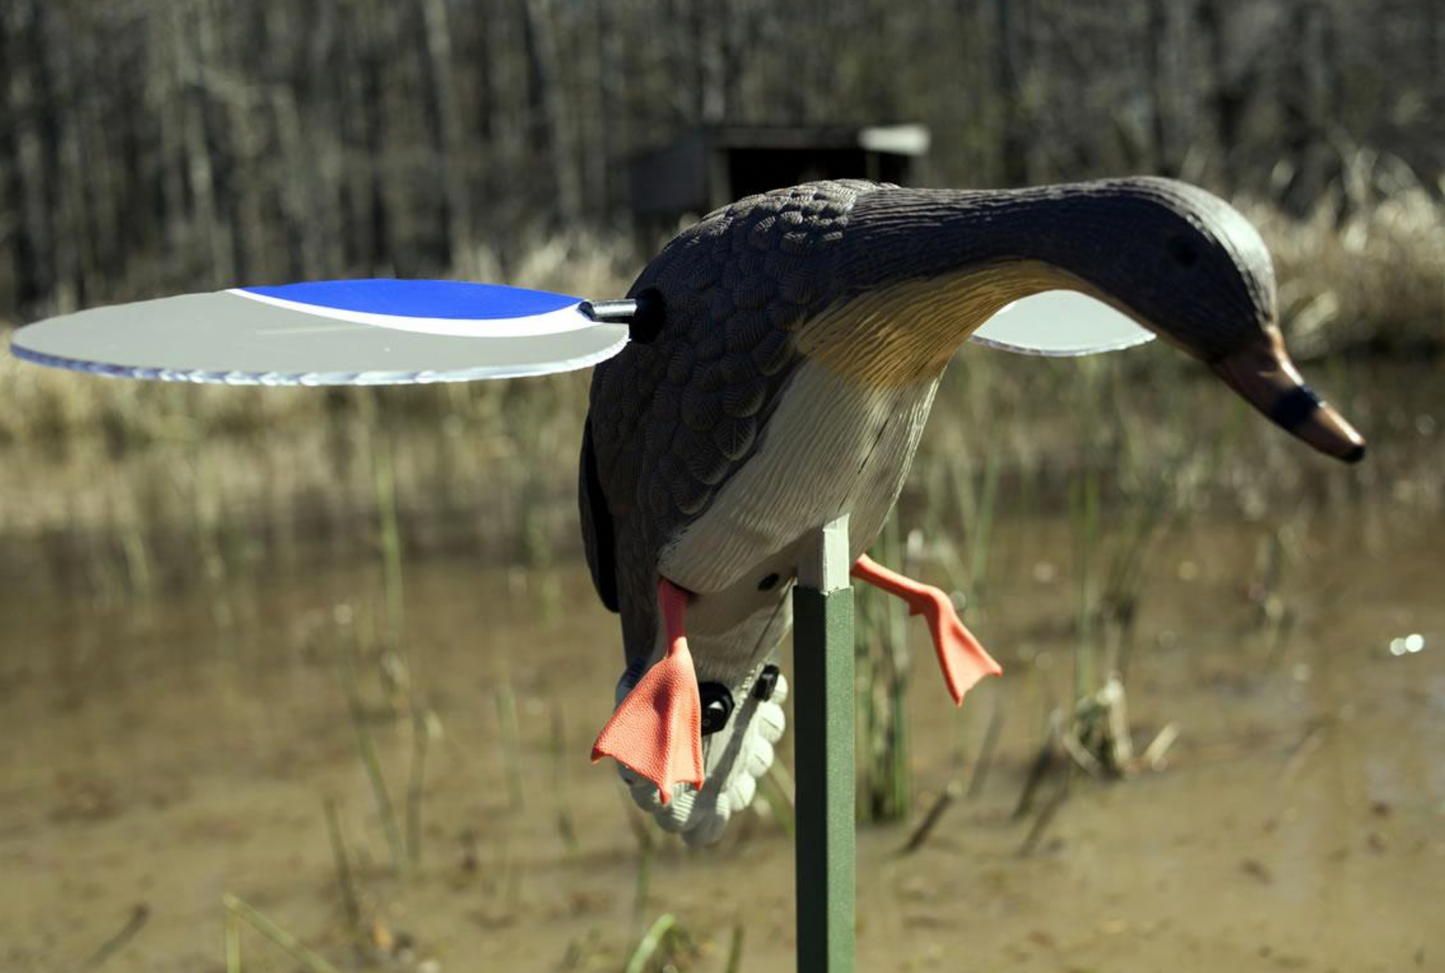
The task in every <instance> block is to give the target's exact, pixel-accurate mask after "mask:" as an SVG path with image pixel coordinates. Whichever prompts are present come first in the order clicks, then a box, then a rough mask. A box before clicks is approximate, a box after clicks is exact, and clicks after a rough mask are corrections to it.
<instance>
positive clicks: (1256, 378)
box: [1209, 328, 1365, 463]
mask: <svg viewBox="0 0 1445 973" xmlns="http://www.w3.org/2000/svg"><path fill="white" fill-rule="evenodd" d="M1209 367H1210V368H1212V369H1213V370H1214V373H1215V374H1216V375H1218V376H1219V377H1220V378H1221V379H1223V380H1224V382H1225V384H1227V385H1228V386H1229V387H1230V388H1232V389H1234V390H1235V391H1236V392H1238V393H1239V394H1240V396H1241V397H1242V398H1243V399H1244V400H1245V401H1246V402H1248V403H1249V404H1250V405H1252V406H1254V407H1255V408H1256V409H1258V410H1259V411H1260V412H1262V413H1264V414H1265V415H1266V416H1268V417H1269V419H1270V421H1271V422H1273V423H1274V424H1275V425H1277V426H1279V427H1280V428H1281V429H1283V430H1285V431H1286V432H1288V433H1290V434H1292V435H1294V436H1297V437H1299V438H1300V439H1303V440H1304V441H1305V442H1307V443H1309V444H1310V445H1311V446H1313V447H1314V448H1315V449H1317V450H1319V451H1320V452H1321V453H1324V454H1325V455H1326V456H1333V457H1334V458H1335V459H1339V460H1344V461H1345V462H1346V463H1358V462H1359V461H1360V460H1362V459H1364V458H1365V439H1364V437H1363V436H1361V435H1360V434H1359V433H1358V432H1356V431H1355V427H1354V426H1352V425H1350V424H1349V422H1347V421H1346V420H1345V417H1344V416H1342V415H1340V414H1339V413H1338V412H1336V411H1335V409H1334V408H1333V407H1332V406H1330V405H1329V404H1328V403H1326V402H1324V401H1322V400H1321V399H1320V398H1319V396H1317V395H1315V393H1314V391H1313V390H1312V389H1311V388H1310V387H1309V386H1308V385H1306V384H1305V381H1304V379H1303V378H1301V377H1300V373H1299V370H1298V369H1297V368H1295V366H1294V362H1292V361H1290V358H1289V354H1288V353H1287V352H1286V351H1285V348H1284V339H1283V338H1282V337H1281V336H1280V333H1279V330H1278V329H1277V328H1269V329H1267V330H1266V331H1265V333H1264V335H1263V336H1261V338H1260V339H1259V340H1257V341H1255V342H1252V343H1251V344H1250V345H1248V346H1246V347H1245V348H1242V349H1240V350H1239V351H1236V352H1234V353H1232V354H1229V355H1225V356H1224V357H1223V358H1220V359H1218V360H1217V361H1214V362H1211V363H1210V365H1209Z"/></svg>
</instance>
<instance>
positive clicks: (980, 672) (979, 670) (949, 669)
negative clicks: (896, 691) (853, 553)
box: [852, 554, 1003, 705]
mask: <svg viewBox="0 0 1445 973" xmlns="http://www.w3.org/2000/svg"><path fill="white" fill-rule="evenodd" d="M852 574H853V577H855V578H857V579H859V580H860V581H866V582H868V583H869V584H871V585H874V586H875V587H877V588H881V589H882V590H884V591H886V592H888V593H889V594H891V595H895V596H897V597H899V598H902V599H903V600H904V602H905V603H907V605H908V612H909V614H911V615H922V616H923V618H924V620H925V621H927V622H928V632H929V634H930V635H931V636H932V637H933V651H934V653H935V654H936V655H937V656H938V665H939V668H941V669H942V670H943V681H944V683H945V684H947V686H948V693H949V695H950V696H952V697H953V702H954V703H955V705H957V704H961V703H962V702H963V697H964V694H965V693H967V692H968V691H969V690H970V689H972V688H973V687H974V686H976V685H978V683H979V681H980V680H982V679H983V678H984V677H985V676H998V675H1002V673H1003V668H1002V667H1001V666H1000V665H999V664H998V663H997V662H995V661H994V659H993V657H992V656H991V655H989V654H988V652H987V651H986V650H985V649H984V647H983V646H982V645H981V644H980V643H979V641H978V639H976V638H974V636H973V633H972V632H970V631H969V630H968V628H967V627H966V626H965V625H964V624H963V620H962V619H961V618H959V617H958V611H957V610H956V609H955V608H954V607H953V599H951V598H949V597H948V595H947V594H946V593H944V592H943V591H942V590H941V589H939V588H935V587H934V586H933V585H927V584H923V583H922V582H919V581H914V580H913V579H912V578H909V577H905V576H904V575H901V574H899V573H898V572H896V571H890V570H889V569H888V568H885V567H883V565H881V564H879V563H878V562H876V561H874V560H873V559H872V558H870V557H869V556H868V555H866V554H865V555H863V556H862V557H860V558H858V560H857V561H856V562H854V564H853V571H852Z"/></svg>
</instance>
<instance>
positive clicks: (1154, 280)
mask: <svg viewBox="0 0 1445 973" xmlns="http://www.w3.org/2000/svg"><path fill="white" fill-rule="evenodd" d="M1055 290H1070V291H1077V292H1082V293H1083V294H1085V295H1088V296H1089V297H1091V298H1093V299H1095V300H1097V301H1100V302H1103V303H1104V304H1106V305H1109V306H1111V307H1113V308H1115V309H1117V310H1118V311H1119V312H1122V314H1123V315H1125V316H1126V317H1127V318H1129V319H1132V321H1133V322H1137V324H1138V325H1140V326H1142V327H1143V328H1144V329H1147V331H1149V332H1152V333H1154V334H1157V335H1159V336H1160V337H1162V338H1164V339H1165V340H1166V341H1168V342H1169V343H1170V344H1173V345H1175V346H1176V347H1178V348H1180V349H1181V350H1183V351H1185V352H1186V353H1188V354H1190V355H1192V356H1193V357H1195V358H1198V359H1200V360H1201V361H1203V362H1204V363H1205V364H1206V365H1207V366H1208V367H1209V368H1210V369H1212V370H1213V371H1214V372H1215V374H1217V375H1218V376H1219V377H1220V378H1222V379H1223V380H1224V381H1225V383H1226V384H1228V385H1229V386H1230V387H1232V388H1233V389H1234V390H1235V391H1236V392H1237V393H1239V394H1240V395H1241V396H1243V398H1244V399H1245V400H1246V401H1248V402H1249V403H1250V404H1251V405H1253V406H1255V407H1256V408H1257V409H1259V410H1260V411H1262V412H1264V413H1265V414H1266V415H1267V416H1268V417H1269V418H1270V419H1272V420H1273V421H1275V422H1276V423H1278V424H1279V425H1281V426H1283V427H1284V428H1285V429H1287V430H1288V431H1290V432H1292V433H1294V434H1295V435H1296V436H1299V437H1300V438H1301V439H1303V440H1305V441H1306V442H1307V443H1309V444H1310V445H1312V446H1314V447H1315V448H1316V449H1319V450H1321V451H1322V452H1325V453H1327V454H1329V455H1331V456H1335V457H1338V458H1340V459H1343V460H1346V461H1351V462H1353V461H1356V460H1358V459H1360V458H1361V457H1362V456H1363V454H1364V449H1365V446H1364V441H1363V439H1362V438H1361V437H1360V435H1359V434H1358V433H1357V432H1356V431H1355V430H1354V429H1353V428H1352V427H1351V426H1350V425H1349V424H1348V423H1347V422H1346V421H1345V420H1344V419H1343V418H1342V417H1341V416H1340V415H1339V414H1338V413H1337V412H1336V411H1335V410H1334V409H1332V408H1331V407H1330V406H1328V405H1326V404H1324V403H1323V402H1322V401H1321V400H1320V399H1319V398H1318V397H1317V396H1315V395H1314V393H1313V392H1311V391H1310V389H1309V387H1308V386H1307V385H1305V384H1304V382H1303V380H1302V379H1301V378H1300V375H1299V373H1298V371H1297V370H1296V369H1295V368H1294V366H1293V364H1292V363H1291V362H1290V360H1289V357H1288V356H1287V354H1286V352H1285V348H1284V344H1283V342H1282V340H1281V336H1280V332H1279V329H1278V325H1277V321H1278V313H1277V304H1276V295H1275V281H1274V274H1273V270H1272V266H1271V262H1270V258H1269V254H1268V251H1267V250H1266V248H1265V245H1264V243H1263V241H1262V240H1261V238H1260V236H1259V234H1258V233H1257V232H1256V230H1255V229H1254V227H1253V226H1251V225H1250V223H1249V222H1248V221H1247V220H1246V219H1245V218H1244V217H1243V216H1242V215H1240V214H1239V213H1238V212H1237V211H1236V210H1235V209H1233V208H1232V207H1230V206H1229V205H1228V204H1227V203H1225V202H1224V201H1223V200H1220V199H1218V198H1217V197H1215V196H1213V195H1210V194H1209V193H1206V192H1205V191H1203V190H1200V189H1197V188H1195V187H1192V186H1189V185H1186V184H1183V183H1180V182H1175V181H1170V180H1165V179H1157V178H1135V179H1115V180H1106V181H1100V182H1087V183H1078V184H1072V185H1063V186H1054V187H1046V188H1035V189H1022V190H1004V191H953V190H928V189H903V188H899V187H896V186H889V185H877V184H873V183H867V182H851V181H839V182H822V183H813V184H808V185H803V186H798V187H795V188H791V189H784V190H780V191H777V192H772V193H767V194H764V195H760V196H753V197H750V198H748V199H744V200H742V201H740V202H737V203H734V204H733V205H731V206H728V207H726V208H723V209H720V210H718V211H716V212H714V213H712V214H710V215H709V216H707V217H705V218H704V219H703V220H702V221H701V222H699V223H698V224H696V225H695V226H693V227H691V228H689V229H687V230H685V231H683V232H682V233H681V234H680V235H679V236H678V237H677V238H676V239H674V240H673V241H672V242H671V243H669V244H668V245H667V247H666V248H665V249H664V250H663V251H662V253H661V254H660V255H659V256H658V257H657V258H656V259H654V260H653V261H652V263H651V264H649V265H648V267H647V268H646V269H645V270H644V271H643V272H642V274H641V276H640V277H638V279H637V281H636V282H635V283H634V285H633V286H632V288H631V291H630V292H629V296H631V297H632V298H634V299H636V300H637V301H639V302H640V304H642V305H646V306H649V307H651V308H652V312H651V313H652V314H653V315H654V316H656V317H658V318H659V319H660V320H661V325H660V327H657V328H656V329H655V334H652V335H651V336H650V340H646V341H640V340H639V341H633V342H631V343H630V344H629V345H628V346H627V347H626V348H625V349H624V350H623V351H622V352H621V353H620V354H619V355H618V356H616V357H614V358H611V359H609V360H608V361H606V362H603V363H601V364H600V365H598V366H597V368H596V370H595V372H594V374H593V379H592V388H591V398H590V413H589V416H588V420H587V425H586V430H585V432H584V437H583V444H582V452H581V478H580V490H579V492H580V505H581V512H582V524H583V533H584V536H585V539H586V549H587V560H588V564H589V565H590V567H591V570H592V576H593V579H594V581H595V582H596V587H597V591H598V593H599V595H600V596H601V598H602V601H603V602H604V603H605V604H606V605H607V606H608V607H609V608H611V609H612V610H613V611H617V612H619V613H620V614H621V619H622V632H623V643H624V647H625V651H626V655H627V660H628V665H627V669H626V671H625V673H624V676H623V679H622V681H621V683H620V684H619V689H618V694H619V698H620V702H619V705H618V707H617V709H616V711H615V712H614V715H613V717H612V719H611V720H610V722H609V723H608V724H607V725H606V727H605V728H604V729H603V731H602V733H601V735H600V736H599V737H598V740H597V743H596V744H595V747H594V751H593V755H594V758H601V757H604V756H609V757H614V758H616V759H617V761H618V762H619V763H620V764H621V765H623V768H624V771H623V776H624V779H626V780H628V782H629V783H630V784H631V785H632V790H633V795H634V797H635V798H636V799H637V800H638V802H639V803H641V804H643V805H644V806H645V807H649V808H650V809H652V810H653V811H654V812H656V813H657V814H658V815H659V818H660V820H662V821H663V822H664V824H666V825H668V826H670V827H672V828H673V829H675V830H681V831H684V832H685V837H688V838H690V839H693V840H701V841H706V840H709V839H711V838H713V837H715V836H716V835H717V834H718V833H719V832H720V830H721V827H722V824H723V823H724V822H725V821H726V819H727V818H728V816H729V815H730V813H731V812H732V811H734V810H736V809H737V808H738V807H740V806H742V805H744V804H746V803H747V802H748V800H749V799H750V798H751V796H752V790H753V783H752V779H753V778H754V777H756V775H757V773H759V772H760V771H761V769H766V766H767V763H768V762H769V760H770V759H771V744H772V743H773V742H775V740H776V738H777V735H778V734H779V733H780V732H781V711H780V710H779V711H777V712H772V711H770V710H768V709H767V708H766V697H767V691H766V683H764V688H763V689H762V690H761V691H755V688H754V687H756V686H757V685H758V683H759V682H760V680H763V679H764V674H765V673H770V672H771V671H772V670H771V668H770V665H771V664H770V661H769V660H770V658H771V656H772V654H773V652H774V650H775V648H776V646H777V645H778V643H779V641H780V640H781V638H782V637H783V635H784V633H785V632H786V631H787V629H788V627H789V625H790V602H789V598H788V592H789V589H790V586H791V582H792V580H793V578H794V566H795V565H796V564H797V562H798V557H799V553H800V548H801V546H802V545H804V544H806V543H807V542H808V539H809V537H810V535H811V534H812V533H813V532H814V531H816V530H817V529H819V528H820V527H821V526H822V525H823V524H825V523H827V522H829V521H831V520H833V519H834V518H835V517H837V516H839V515H841V514H847V515H848V524H849V544H850V552H849V553H850V555H851V556H852V557H853V558H855V559H856V560H855V563H854V568H853V574H854V576H855V577H857V578H859V579H860V580H863V581H866V582H868V583H870V584H873V585H876V586H877V587H880V588H882V589H883V590H884V591H887V592H889V593H891V594H894V595H897V596H899V597H901V598H903V599H904V600H905V601H906V602H907V603H908V605H909V608H910V610H911V612H912V613H913V614H922V615H924V616H925V618H926V619H927V621H928V625H929V629H930V634H931V636H932V640H933V645H934V649H935V652H936V654H937V657H938V661H939V663H940V665H941V667H942V669H943V674H944V679H945V682H946V684H947V687H948V690H949V692H950V694H951V695H952V697H953V699H954V700H955V702H958V701H961V700H962V698H963V695H964V693H966V692H967V691H968V689H969V688H970V687H971V686H973V685H974V684H975V683H976V682H977V681H978V680H979V679H981V678H983V677H984V676H987V675H992V674H997V673H998V671H999V668H998V665H997V664H996V663H995V662H994V661H993V659H992V658H990V657H989V655H988V654H987V653H986V652H985V651H984V650H983V648H982V647H981V646H980V645H979V644H978V642H977V640H976V639H974V638H973V637H972V635H970V633H969V632H968V630H967V629H965V628H964V626H963V625H962V623H961V622H960V621H959V619H958V616H957V614H956V613H955V612H954V610H953V606H952V604H951V603H950V601H949V599H948V598H947V596H945V595H944V594H943V593H942V592H941V591H939V590H938V589H937V588H933V587H930V586H927V585H923V584H920V583H918V582H914V581H912V580H910V579H907V578H904V577H902V576H900V575H898V574H895V573H893V572H892V571H890V570H888V569H887V568H885V567H883V566H881V565H877V564H875V563H874V562H872V561H871V560H869V559H868V558H867V556H866V555H865V554H864V551H865V550H866V549H867V548H868V546H869V545H870V543H871V542H872V541H873V539H874V537H875V536H876V534H877V533H878V531H879V530H880V529H881V527H882V525H883V523H884V520H885V518H886V517H887V515H888V513H889V510H890V509H891V508H892V506H893V503H894V501H895V500H896V498H897V497H898V495H899V492H900V490H901V488H902V486H903V482H904V479H905V478H906V476H907V474H908V468H909V464H910V462H911V460H912V458H913V454H914V451H915V449H916V448H917V446H918V441H919V437H920V435H921V433H922V430H923V426H924V423H925V421H926V419H927V417H928V413H929V410H930V408H931V406H932V404H933V398H934V393H935V392H936V390H937V388H938V383H939V380H940V378H941V377H942V375H943V372H944V369H945V367H946V366H947V365H948V362H949V360H950V359H951V358H952V356H953V354H954V353H955V352H956V351H957V350H958V348H959V347H960V345H961V344H962V343H963V342H964V340H965V339H967V338H968V337H969V335H970V334H971V333H973V332H974V331H976V330H977V329H979V328H980V327H981V326H982V325H984V323H985V322H986V321H988V319H990V318H991V317H992V316H993V315H995V314H996V313H997V312H998V311H1000V309H1002V308H1004V307H1005V306H1006V305H1009V304H1010V303H1011V302H1014V301H1017V300H1019V299H1021V298H1026V297H1028V296H1029V295H1033V294H1037V293H1039V292H1043V291H1055ZM1119 343H1120V344H1127V343H1130V341H1129V340H1123V341H1120V342H1119ZM1069 347H1070V346H1069V345H1068V343H1067V341H1064V342H1062V343H1061V344H1060V345H1059V348H1062V349H1064V350H1065V351H1067V350H1068V349H1069ZM700 686H701V689H699V687H700ZM739 701H746V702H744V704H743V709H742V712H740V713H739V714H738V716H736V717H734V722H737V723H741V724H742V726H741V727H737V728H734V729H733V732H732V733H731V734H726V735H725V734H723V733H718V732H716V731H718V730H719V729H723V730H726V729H727V726H726V724H727V717H728V713H727V709H728V708H730V707H732V706H736V705H737V703H738V702H739ZM704 706H706V707H707V709H706V710H704V709H703V707H704ZM759 713H761V714H762V715H763V716H764V717H765V718H764V719H762V720H758V719H756V715H757V714H759ZM750 723H757V724H759V725H758V726H757V727H756V729H753V728H751V727H750V726H749V725H748V724H750ZM700 730H701V732H702V733H708V734H709V735H708V736H707V737H705V738H703V739H706V741H707V748H706V750H707V752H705V751H704V747H703V746H700V736H699V733H700ZM714 741H715V742H714ZM669 805H675V806H669Z"/></svg>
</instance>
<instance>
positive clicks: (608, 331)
mask: <svg viewBox="0 0 1445 973" xmlns="http://www.w3.org/2000/svg"><path fill="white" fill-rule="evenodd" d="M581 304H582V301H581V299H580V298H576V297H569V296H567V295H565V294H550V293H547V292H544V291H531V290H525V289H522V288H517V287H503V286H500V285H495V284H473V283H465V282H461V281H442V280H410V281H402V280H381V279H378V280H348V281H320V282H316V283H307V284H286V285H282V286H279V287H254V288H243V289H236V290H229V291H220V292H217V293H212V294H187V295H183V296H180V297H167V298H161V299H160V300H154V301H142V302H140V303H136V304H121V305H117V306H114V307H102V308H95V309H93V310H88V311H81V312H79V313H76V314H67V315H63V316H61V317H56V318H51V319H49V320H47V321H41V322H39V323H37V324H32V325H29V326H28V327H24V328H21V329H19V330H18V331H16V332H15V334H14V336H13V338H12V339H11V345H10V348H11V351H12V352H14V353H15V355H17V356H18V357H20V358H23V359H26V360H28V361H32V362H36V363H38V364H41V365H49V366H52V367H57V368H68V369H73V370H76V371H84V372H93V373H96V374H100V375H110V376H117V377H123V378H145V379H159V380H162V381H173V382H217V383H223V384H229V385H405V384H412V383H420V382H465V381H473V380H476V379H485V378H513V377H518V376H523V375H544V374H548V373H551V372H564V371H570V370H572V369H577V368H586V367H587V366H589V365H594V364H596V363H597V362H600V361H603V360H605V359H607V358H610V357H612V356H613V355H615V354H617V353H618V352H620V351H621V350H622V349H623V347H624V346H625V345H626V343H627V327H626V326H625V325H621V324H603V323H599V322H596V321H593V320H592V319H591V318H590V317H588V316H587V315H586V314H584V313H583V312H582V310H581Z"/></svg>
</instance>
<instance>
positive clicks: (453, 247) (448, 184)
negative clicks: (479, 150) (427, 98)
mask: <svg viewBox="0 0 1445 973" xmlns="http://www.w3.org/2000/svg"><path fill="white" fill-rule="evenodd" d="M421 12H422V18H423V20H424V30H425V34H426V48H427V64H428V67H429V68H430V71H429V73H428V78H429V80H430V89H431V90H430V94H431V101H432V105H433V111H434V112H435V114H436V122H437V134H438V138H437V143H438V155H439V158H438V168H439V169H440V179H441V182H442V185H443V186H444V187H445V192H446V205H445V207H443V218H444V219H445V220H446V227H447V232H446V237H447V256H446V262H447V264H448V265H449V266H453V267H455V266H456V264H457V263H458V262H459V261H462V260H464V259H469V254H470V252H471V249H472V243H473V232H472V219H471V213H472V201H471V194H470V192H469V191H468V187H467V179H466V172H467V159H466V152H467V145H466V142H465V140H464V138H463V134H462V130H461V120H460V118H459V117H458V114H457V100H456V85H455V82H454V81H453V78H452V46H451V24H450V21H449V18H448V16H447V5H446V0H422V4H421ZM464 272H469V270H464Z"/></svg>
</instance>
